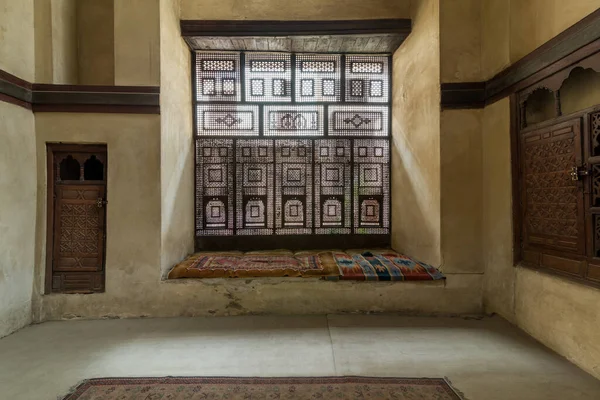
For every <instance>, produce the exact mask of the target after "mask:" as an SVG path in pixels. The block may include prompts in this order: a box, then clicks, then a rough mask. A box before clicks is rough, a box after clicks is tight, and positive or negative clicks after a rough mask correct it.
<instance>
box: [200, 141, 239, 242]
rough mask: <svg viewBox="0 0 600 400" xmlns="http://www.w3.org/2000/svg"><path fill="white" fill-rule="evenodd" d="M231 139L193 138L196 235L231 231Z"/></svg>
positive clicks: (232, 191) (224, 233) (232, 216)
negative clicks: (194, 145) (194, 139)
mask: <svg viewBox="0 0 600 400" xmlns="http://www.w3.org/2000/svg"><path fill="white" fill-rule="evenodd" d="M233 150H234V149H233V140H232V139H203V140H197V141H196V152H197V153H196V232H197V236H205V235H209V236H224V235H226V236H229V235H233V233H234V222H233V219H234V212H233V210H234V208H233V204H234V194H235V192H234V178H233V173H234V163H233Z"/></svg>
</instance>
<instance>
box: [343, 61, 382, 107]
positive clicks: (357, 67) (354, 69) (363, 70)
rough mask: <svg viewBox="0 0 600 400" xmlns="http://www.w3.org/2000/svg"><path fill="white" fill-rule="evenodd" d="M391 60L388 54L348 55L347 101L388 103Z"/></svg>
mask: <svg viewBox="0 0 600 400" xmlns="http://www.w3.org/2000/svg"><path fill="white" fill-rule="evenodd" d="M388 64H389V61H388V57H386V56H362V55H360V56H359V55H348V56H346V101H349V102H363V103H387V102H388V101H389V87H390V86H389V85H390V83H389V76H390V74H389V65H388Z"/></svg>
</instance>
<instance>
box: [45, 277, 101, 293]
mask: <svg viewBox="0 0 600 400" xmlns="http://www.w3.org/2000/svg"><path fill="white" fill-rule="evenodd" d="M52 291H53V292H56V293H80V294H86V293H98V292H104V275H103V274H101V273H85V272H69V273H55V274H54V275H53V276H52Z"/></svg>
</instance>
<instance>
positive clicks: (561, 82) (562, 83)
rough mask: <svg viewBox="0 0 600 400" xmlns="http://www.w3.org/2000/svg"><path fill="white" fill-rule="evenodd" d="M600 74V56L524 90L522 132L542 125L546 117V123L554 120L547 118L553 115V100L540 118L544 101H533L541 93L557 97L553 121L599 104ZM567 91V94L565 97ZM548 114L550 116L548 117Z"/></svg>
mask: <svg viewBox="0 0 600 400" xmlns="http://www.w3.org/2000/svg"><path fill="white" fill-rule="evenodd" d="M598 74H600V52H598V53H596V54H595V55H593V56H591V57H588V58H586V59H584V60H581V61H580V62H578V63H577V64H574V65H571V66H569V67H567V68H564V69H562V70H560V71H558V72H556V73H555V74H553V75H552V76H549V77H548V78H546V79H544V80H542V81H540V82H538V83H536V84H534V85H531V86H530V87H528V88H526V89H523V90H522V91H521V92H519V93H518V99H519V107H520V110H521V116H520V118H521V128H525V127H527V126H529V125H531V124H534V123H537V122H541V121H540V120H539V118H542V117H543V118H546V119H542V121H545V120H547V119H551V118H547V116H548V115H550V112H549V111H550V106H549V103H550V102H549V97H546V99H545V100H544V102H545V106H543V107H542V108H543V110H545V111H542V114H540V112H541V110H540V106H541V104H540V101H541V100H542V99H540V98H533V99H532V96H534V95H535V96H542V95H541V94H540V90H546V91H547V92H550V93H552V94H553V96H554V116H553V117H559V116H561V115H564V114H570V113H573V112H576V111H580V110H583V109H586V108H588V107H591V106H593V105H596V104H599V103H600V101H598V99H599V98H600V88H599V86H598V85H600V78H599V77H598ZM586 77H587V79H586ZM597 82H598V83H597ZM565 91H566V93H564V92H565ZM582 93H583V96H582ZM565 96H567V99H566V104H565V105H563V102H564V101H565ZM532 103H534V104H532ZM536 103H537V104H536ZM544 107H545V108H544ZM544 112H545V113H546V115H544ZM528 117H531V118H532V119H529V118H528Z"/></svg>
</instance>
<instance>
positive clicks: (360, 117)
mask: <svg viewBox="0 0 600 400" xmlns="http://www.w3.org/2000/svg"><path fill="white" fill-rule="evenodd" d="M328 109H329V135H330V136H334V135H335V136H337V135H341V136H388V134H389V127H388V125H389V118H388V110H389V109H388V107H387V106H357V105H332V106H329V107H328Z"/></svg>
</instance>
